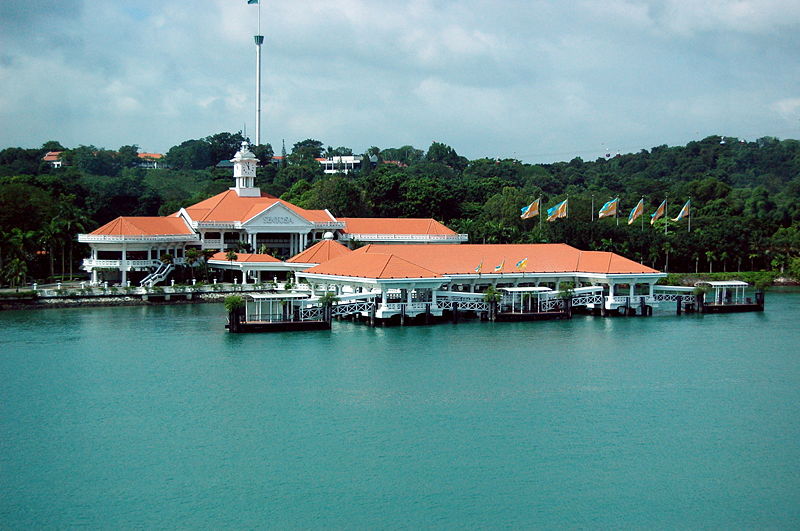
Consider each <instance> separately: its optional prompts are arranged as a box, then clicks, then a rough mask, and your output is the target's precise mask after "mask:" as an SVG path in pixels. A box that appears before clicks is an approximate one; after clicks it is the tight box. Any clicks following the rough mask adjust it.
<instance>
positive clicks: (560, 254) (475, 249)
mask: <svg viewBox="0 0 800 531" xmlns="http://www.w3.org/2000/svg"><path fill="white" fill-rule="evenodd" d="M361 253H364V254H370V253H380V254H384V253H391V254H393V255H395V256H397V257H400V258H403V259H405V260H407V261H408V262H411V263H413V264H417V265H419V266H420V267H424V268H426V269H429V270H431V271H435V272H437V273H440V274H445V275H446V274H462V275H463V274H474V273H475V268H476V267H478V265H479V264H481V263H482V264H483V266H482V270H481V272H482V273H484V274H487V273H495V270H494V268H495V267H496V266H498V265H500V264H503V268H502V269H501V270H500V271H497V273H517V272H528V273H575V272H580V273H598V274H626V273H637V274H646V273H658V271H657V270H655V269H652V268H650V267H647V266H644V265H642V264H639V263H638V262H634V261H633V260H629V259H627V258H625V257H623V256H620V255H617V254H614V253H609V252H600V251H580V250H579V249H576V248H574V247H572V246H570V245H567V244H564V243H550V244H547V243H540V244H497V245H480V244H462V245H453V246H448V247H447V249H446V252H445V251H443V250H442V248H441V247H439V246H436V245H374V244H373V245H367V246H365V247H362V248H361V249H358V250H357V251H355V252H354V253H353V254H361ZM525 258H527V266H526V267H525V268H524V269H518V268H517V267H516V264H517V262H519V261H521V260H523V259H525Z"/></svg>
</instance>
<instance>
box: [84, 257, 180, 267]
mask: <svg viewBox="0 0 800 531" xmlns="http://www.w3.org/2000/svg"><path fill="white" fill-rule="evenodd" d="M185 262H186V259H185V258H173V263H174V264H175V265H183V264H184V263H185ZM161 263H162V262H161V260H153V259H151V260H125V261H124V262H123V260H95V259H92V258H84V259H83V267H92V268H94V267H116V268H120V267H125V268H131V267H158V266H160V265H161Z"/></svg>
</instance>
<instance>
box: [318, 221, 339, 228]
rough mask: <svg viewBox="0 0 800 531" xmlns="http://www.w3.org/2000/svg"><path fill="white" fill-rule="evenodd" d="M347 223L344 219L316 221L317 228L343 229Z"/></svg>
mask: <svg viewBox="0 0 800 531" xmlns="http://www.w3.org/2000/svg"><path fill="white" fill-rule="evenodd" d="M344 227H345V223H344V222H343V221H315V222H314V228H315V229H343V228H344Z"/></svg>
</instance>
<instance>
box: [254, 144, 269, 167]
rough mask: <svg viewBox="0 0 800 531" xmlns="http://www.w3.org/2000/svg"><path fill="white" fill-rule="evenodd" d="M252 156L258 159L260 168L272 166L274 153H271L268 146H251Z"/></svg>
mask: <svg viewBox="0 0 800 531" xmlns="http://www.w3.org/2000/svg"><path fill="white" fill-rule="evenodd" d="M252 151H253V154H254V155H255V156H256V157H258V161H259V162H260V163H261V165H262V166H267V165H271V164H272V157H273V156H274V155H275V152H274V151H272V146H271V145H270V144H260V145H258V146H252Z"/></svg>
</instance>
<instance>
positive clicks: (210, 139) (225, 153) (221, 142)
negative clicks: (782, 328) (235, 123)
mask: <svg viewBox="0 0 800 531" xmlns="http://www.w3.org/2000/svg"><path fill="white" fill-rule="evenodd" d="M203 140H204V141H205V142H206V143H207V144H208V148H209V157H211V164H217V163H218V162H220V161H222V160H230V159H232V158H233V156H234V155H235V154H236V152H237V151H239V149H240V148H241V147H242V142H244V141H245V138H244V136H243V135H242V132H241V131H239V132H238V133H217V134H215V135H210V136H207V137H205V138H204V139H203Z"/></svg>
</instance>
